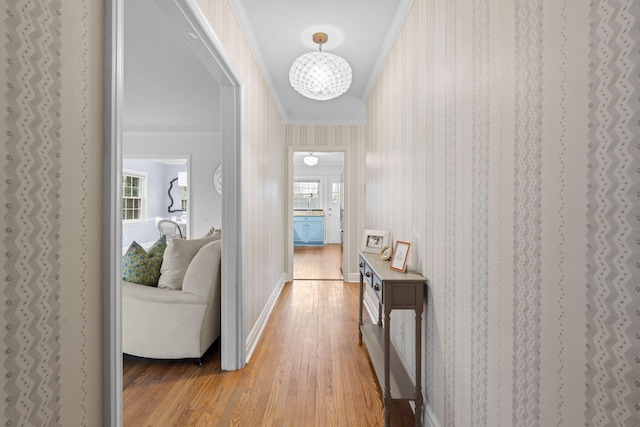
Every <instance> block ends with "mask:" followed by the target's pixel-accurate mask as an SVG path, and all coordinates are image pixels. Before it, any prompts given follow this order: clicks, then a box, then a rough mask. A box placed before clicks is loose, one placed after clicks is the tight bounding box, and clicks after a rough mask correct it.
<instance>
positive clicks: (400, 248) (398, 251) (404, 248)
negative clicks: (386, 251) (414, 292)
mask: <svg viewBox="0 0 640 427" xmlns="http://www.w3.org/2000/svg"><path fill="white" fill-rule="evenodd" d="M410 247H411V243H409V242H403V241H400V240H398V241H397V242H396V248H395V249H394V250H393V258H391V265H389V268H391V269H392V270H396V271H401V272H404V270H405V268H407V255H409V248H410Z"/></svg>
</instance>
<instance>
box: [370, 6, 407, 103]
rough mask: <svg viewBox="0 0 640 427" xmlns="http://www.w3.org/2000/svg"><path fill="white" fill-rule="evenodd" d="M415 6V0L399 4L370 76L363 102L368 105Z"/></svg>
mask: <svg viewBox="0 0 640 427" xmlns="http://www.w3.org/2000/svg"><path fill="white" fill-rule="evenodd" d="M412 5H413V0H400V4H398V9H397V10H396V14H395V16H394V17H393V21H392V22H391V25H390V26H389V31H387V36H386V37H385V39H384V43H383V44H382V47H381V49H380V54H379V55H378V58H377V59H376V63H375V65H374V66H373V70H372V71H371V74H370V75H369V81H368V82H367V85H366V86H365V89H364V96H363V100H364V102H365V103H366V102H367V99H369V94H370V93H371V89H373V85H374V84H375V83H376V80H378V75H379V74H380V70H382V66H383V65H384V63H385V62H386V61H387V57H388V56H389V53H390V52H391V49H392V48H393V45H394V43H395V42H396V38H398V34H399V33H400V30H401V29H402V27H403V26H404V21H405V20H406V19H407V15H408V14H409V11H410V10H411V6H412Z"/></svg>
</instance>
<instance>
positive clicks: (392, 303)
mask: <svg viewBox="0 0 640 427" xmlns="http://www.w3.org/2000/svg"><path fill="white" fill-rule="evenodd" d="M358 254H359V267H360V317H359V321H358V324H359V329H360V334H359V343H360V344H362V339H363V338H364V343H365V344H366V346H367V351H368V352H369V358H370V359H371V364H372V365H373V367H374V370H375V372H376V376H377V377H378V382H379V383H380V388H381V389H382V392H383V394H384V396H383V403H384V425H385V427H389V426H390V425H391V402H392V401H393V400H413V401H414V402H415V405H416V423H415V425H416V427H418V426H421V425H422V403H423V400H422V385H421V378H422V369H421V368H422V365H421V361H422V306H423V303H424V296H425V293H426V288H425V285H426V284H427V279H425V278H424V277H423V276H422V275H420V274H418V273H415V272H410V271H409V272H405V273H400V272H397V271H393V270H391V269H389V262H388V261H383V260H381V259H380V255H378V254H370V253H363V252H358ZM365 283H366V284H367V286H368V287H369V288H370V289H371V290H372V291H373V293H374V294H375V295H376V296H377V297H378V323H377V324H376V323H373V324H363V323H362V308H363V298H364V284H365ZM402 309H405V310H414V311H415V314H416V331H415V332H416V346H415V352H416V355H415V356H416V379H415V384H414V381H412V380H411V375H410V374H409V373H408V372H407V370H406V368H405V366H404V364H403V363H402V359H401V358H400V355H399V354H398V353H397V351H396V349H395V348H394V346H393V345H391V337H390V334H389V331H390V325H391V311H392V310H402ZM383 311H384V323H383V321H382V313H383ZM383 325H384V327H383Z"/></svg>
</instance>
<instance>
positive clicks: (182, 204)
mask: <svg viewBox="0 0 640 427" xmlns="http://www.w3.org/2000/svg"><path fill="white" fill-rule="evenodd" d="M180 194H181V196H180V209H182V210H183V211H186V210H187V186H186V185H181V186H180Z"/></svg>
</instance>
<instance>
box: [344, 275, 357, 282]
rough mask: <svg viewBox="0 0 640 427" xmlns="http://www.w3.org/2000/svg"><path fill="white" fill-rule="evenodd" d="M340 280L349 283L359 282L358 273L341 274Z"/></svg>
mask: <svg viewBox="0 0 640 427" xmlns="http://www.w3.org/2000/svg"><path fill="white" fill-rule="evenodd" d="M342 281H344V282H349V283H360V273H356V274H347V275H346V276H345V275H344V273H343V275H342Z"/></svg>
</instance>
